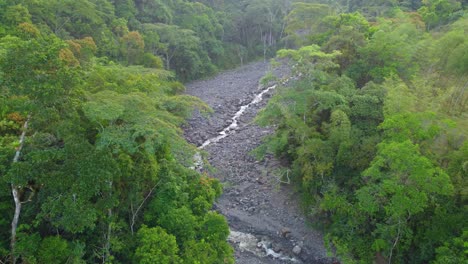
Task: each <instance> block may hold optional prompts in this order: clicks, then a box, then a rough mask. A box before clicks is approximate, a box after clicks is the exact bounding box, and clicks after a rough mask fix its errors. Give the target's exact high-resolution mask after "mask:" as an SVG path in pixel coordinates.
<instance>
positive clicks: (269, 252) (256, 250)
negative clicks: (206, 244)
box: [228, 230, 300, 263]
mask: <svg viewBox="0 0 468 264" xmlns="http://www.w3.org/2000/svg"><path fill="white" fill-rule="evenodd" d="M228 241H230V242H231V243H235V244H238V246H239V249H240V250H241V251H248V252H250V253H252V254H254V255H256V256H259V257H262V258H264V257H272V258H274V259H280V260H282V261H288V262H293V263H300V261H299V260H298V259H296V258H294V257H289V256H286V255H283V254H281V253H276V252H275V251H274V250H273V249H271V248H269V247H268V245H271V242H269V241H266V240H261V241H260V242H258V239H257V237H255V236H254V235H252V234H249V233H242V232H238V231H234V230H230V232H229V237H228Z"/></svg>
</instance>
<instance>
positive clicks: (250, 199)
mask: <svg viewBox="0 0 468 264" xmlns="http://www.w3.org/2000/svg"><path fill="white" fill-rule="evenodd" d="M268 70H269V65H268V64H267V63H262V62H257V63H252V64H249V65H246V66H244V67H241V68H238V69H235V70H231V71H227V72H224V73H221V74H219V75H218V76H216V77H214V78H212V79H208V80H201V81H196V82H193V83H190V84H187V93H188V94H190V95H194V96H196V97H199V98H200V99H202V100H203V101H205V102H206V103H207V104H208V105H210V106H211V107H212V108H213V110H214V113H213V114H212V115H210V116H209V117H204V116H202V115H200V114H199V113H194V116H193V117H192V118H191V119H190V120H189V122H188V124H187V125H186V127H185V136H186V138H187V140H188V141H189V142H191V143H193V144H195V145H197V146H201V145H203V143H204V142H206V141H207V140H208V139H212V138H215V137H217V136H218V135H219V132H220V131H223V129H225V128H226V127H229V126H230V125H231V124H232V122H233V120H232V117H233V116H234V115H235V114H236V113H237V112H238V111H239V110H240V108H241V107H242V106H245V105H249V104H250V105H249V107H247V108H246V109H245V111H244V112H243V114H242V116H240V117H239V118H237V127H233V129H230V130H229V131H228V136H226V137H224V138H222V139H220V140H219V141H217V142H212V143H210V144H208V145H206V144H205V145H206V146H204V147H203V150H204V151H206V152H207V159H208V161H209V163H210V164H211V166H213V167H214V171H215V172H214V173H213V174H214V176H215V177H217V178H219V179H220V180H221V182H222V183H223V184H224V194H223V195H222V197H221V198H220V199H219V201H218V202H217V203H216V205H215V209H216V210H218V211H219V212H220V213H222V214H223V215H225V216H226V218H227V219H228V222H229V226H230V228H231V235H230V237H229V240H230V242H231V243H232V244H233V246H234V248H235V257H236V263H240V264H257V263H333V261H332V260H331V259H330V258H327V257H326V250H325V247H324V245H323V239H322V235H321V234H320V233H319V232H317V231H315V230H313V229H311V228H310V227H308V223H307V221H306V219H305V218H304V216H303V214H302V213H301V210H300V208H299V207H298V204H299V201H298V199H297V195H295V194H294V192H293V190H292V188H291V186H289V185H287V184H281V183H280V181H279V180H278V176H277V175H276V174H275V170H276V169H277V168H279V163H278V162H277V161H276V160H275V159H273V158H266V159H265V160H263V161H257V160H255V158H254V157H253V156H251V155H250V152H251V151H252V150H253V149H254V148H256V147H257V146H259V145H260V144H261V141H262V138H263V137H264V136H266V135H268V134H270V133H271V132H272V129H271V128H263V127H258V126H257V125H255V124H253V119H254V117H255V116H256V114H257V113H258V111H259V110H260V109H261V108H262V107H264V106H265V105H266V103H267V101H268V99H269V98H270V97H271V95H272V94H273V93H274V89H271V90H270V91H269V92H267V93H265V94H264V95H263V100H262V101H260V102H256V103H252V101H253V100H254V99H255V97H256V96H257V95H258V94H259V93H261V92H262V89H265V88H267V87H261V86H260V85H259V80H260V79H261V78H262V77H263V76H264V75H265V73H267V72H268ZM285 73H287V70H286V69H278V70H275V74H276V75H277V76H279V77H284V76H281V75H282V74H285ZM257 101H258V100H257Z"/></svg>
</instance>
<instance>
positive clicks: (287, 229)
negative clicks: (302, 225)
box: [281, 227, 291, 237]
mask: <svg viewBox="0 0 468 264" xmlns="http://www.w3.org/2000/svg"><path fill="white" fill-rule="evenodd" d="M290 233H291V229H289V228H287V227H283V228H282V229H281V236H282V237H286V236H287V235H288V234H290Z"/></svg>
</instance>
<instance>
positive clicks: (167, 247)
mask: <svg viewBox="0 0 468 264" xmlns="http://www.w3.org/2000/svg"><path fill="white" fill-rule="evenodd" d="M138 236H139V238H140V239H139V246H138V248H137V249H136V251H135V257H136V258H137V259H138V262H139V263H158V264H175V263H181V261H180V259H179V257H178V255H177V253H178V251H179V249H178V247H177V244H176V238H175V237H174V236H172V235H169V234H167V233H166V231H164V229H162V228H161V227H153V228H149V227H147V226H142V227H141V228H140V230H139V231H138Z"/></svg>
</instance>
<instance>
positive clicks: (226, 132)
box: [198, 84, 276, 149]
mask: <svg viewBox="0 0 468 264" xmlns="http://www.w3.org/2000/svg"><path fill="white" fill-rule="evenodd" d="M275 88H276V84H275V85H273V86H270V87H268V88H266V89H264V90H263V91H262V92H261V93H259V94H257V96H255V98H254V99H253V100H252V101H251V102H250V103H248V104H246V105H243V106H241V108H240V109H239V111H237V113H236V114H235V115H234V116H233V117H232V118H231V120H232V122H231V124H230V125H229V126H227V127H226V128H224V129H223V130H222V131H221V132H219V133H218V134H219V135H218V136H216V137H213V138H210V139H207V140H206V141H205V142H203V144H201V146H199V147H198V148H199V149H204V148H205V147H206V146H208V145H210V144H211V143H216V142H218V141H220V140H221V139H223V138H225V137H227V136H228V135H229V134H230V132H232V131H234V130H236V129H237V128H238V127H239V121H238V120H237V119H238V118H239V117H241V116H242V115H243V114H244V112H245V110H247V108H249V107H250V106H252V105H255V104H258V103H260V102H261V101H262V100H263V95H264V94H265V93H267V92H269V91H270V90H273V89H275Z"/></svg>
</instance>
